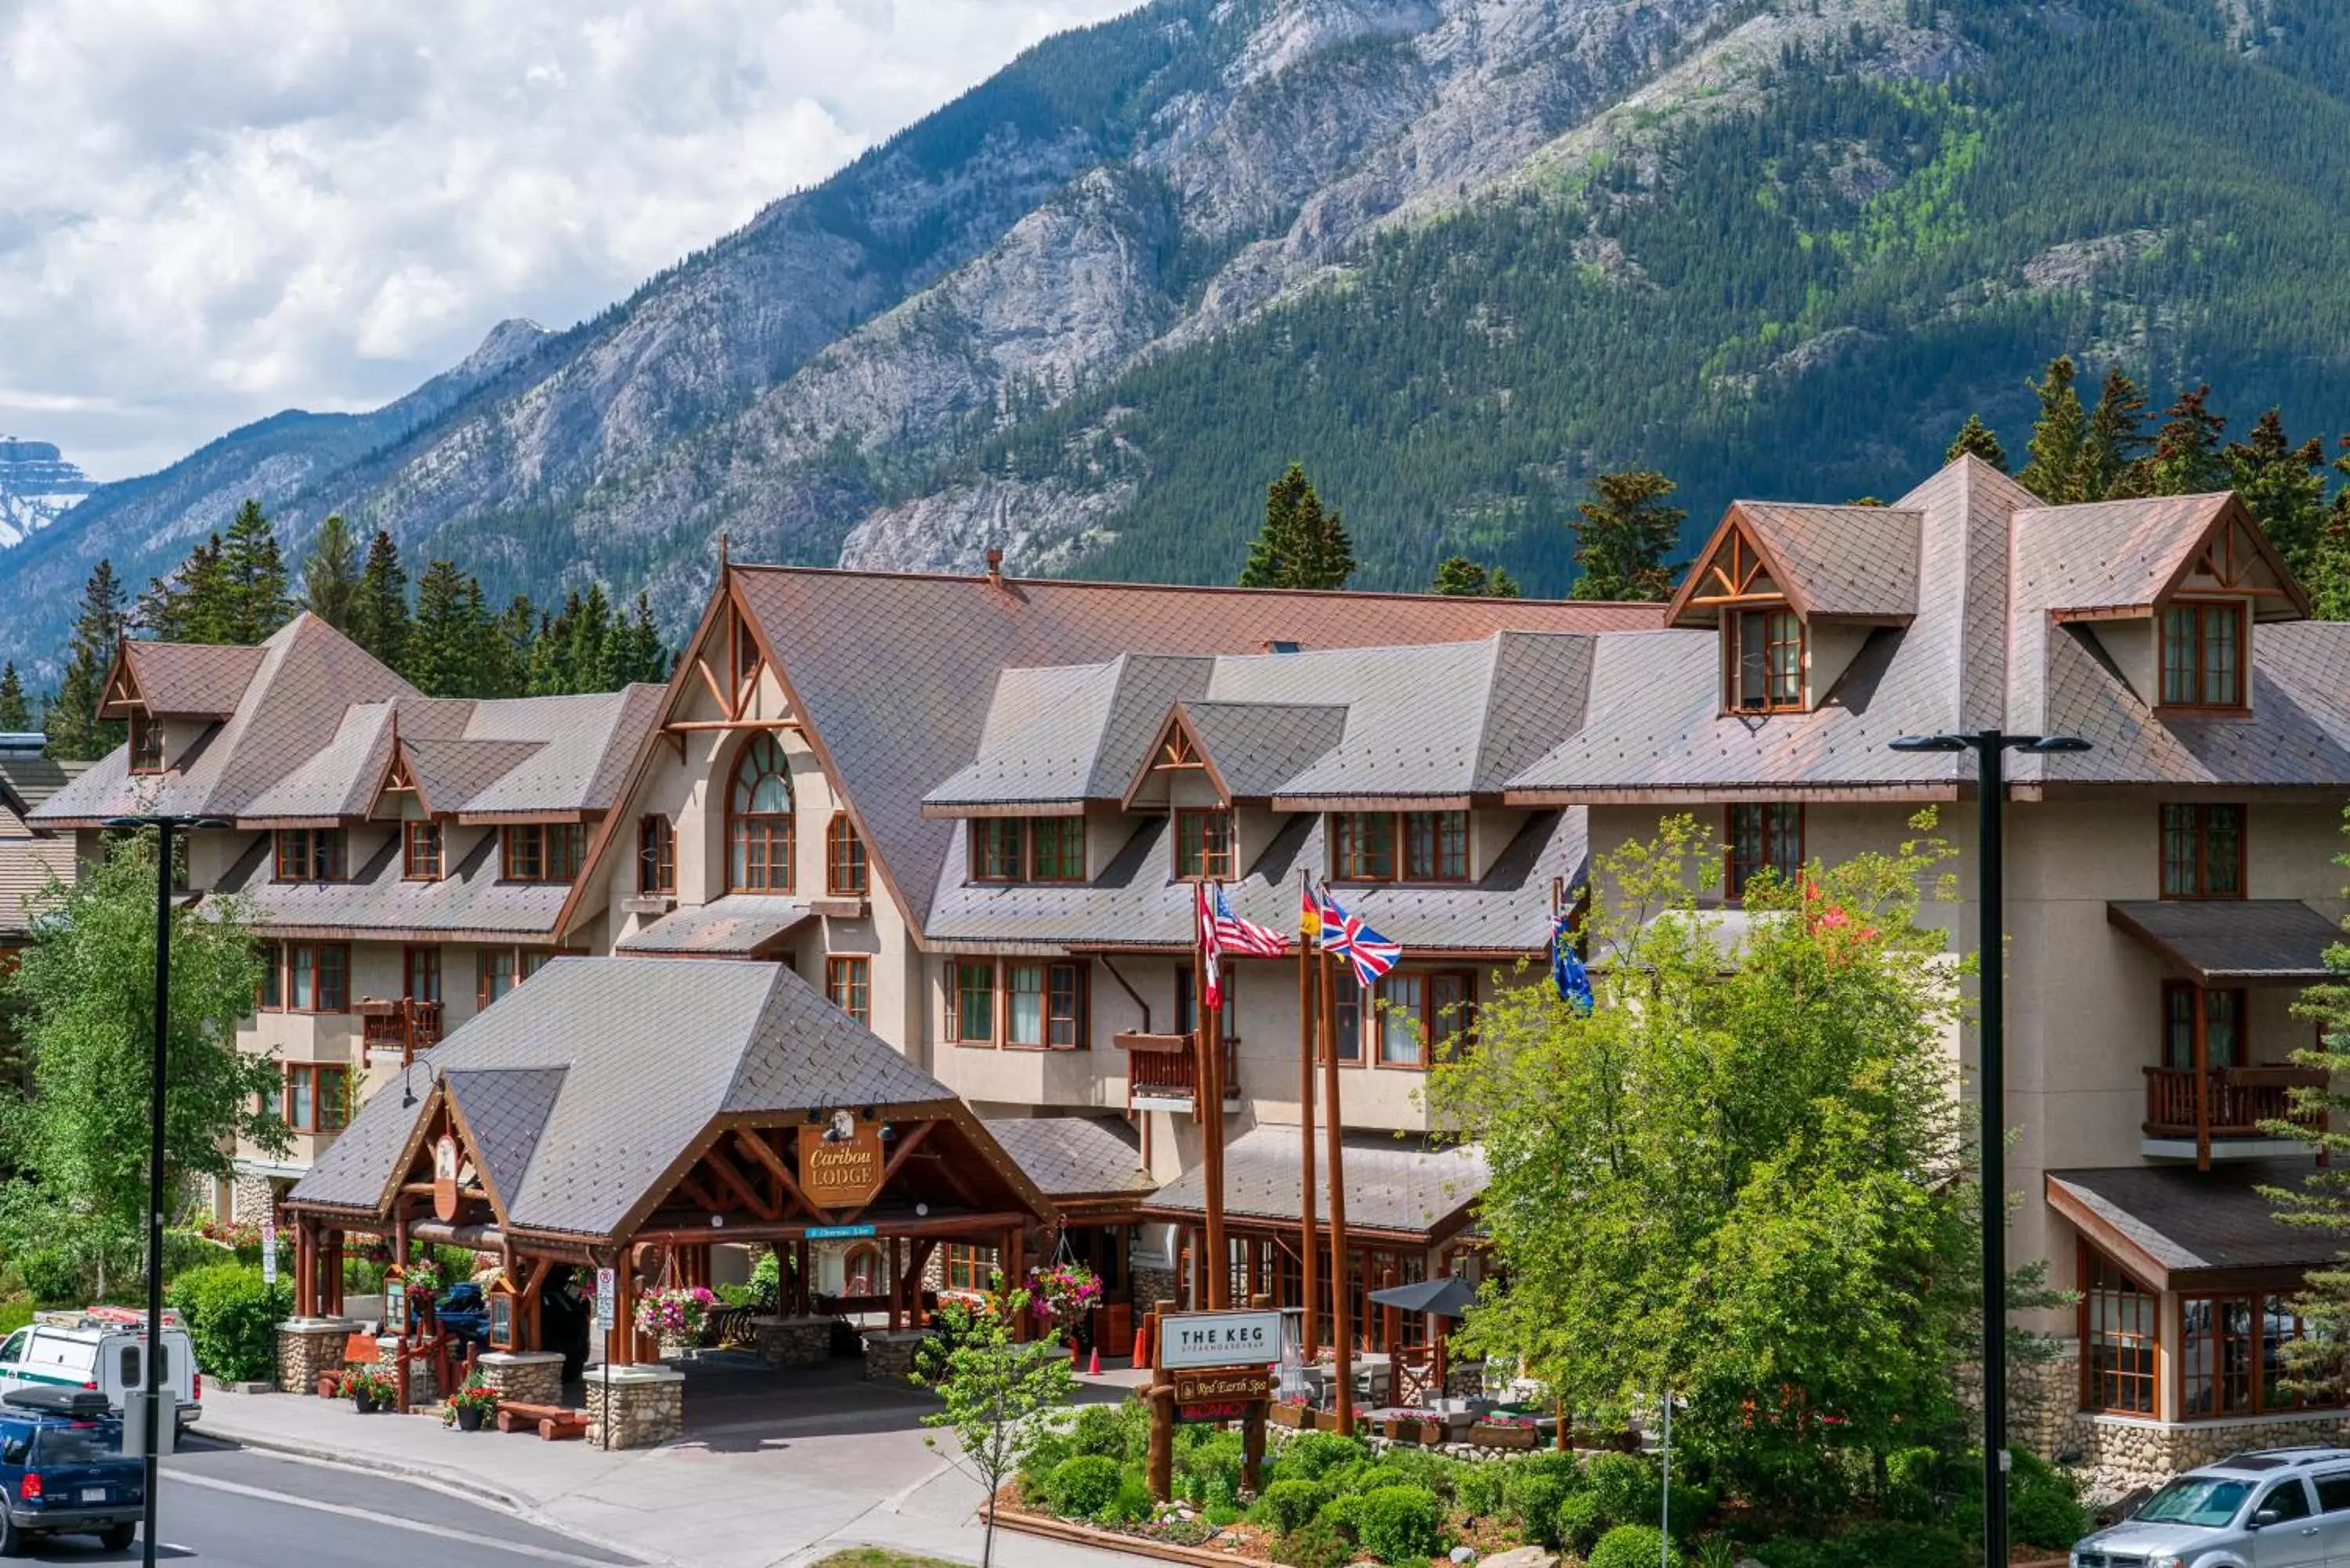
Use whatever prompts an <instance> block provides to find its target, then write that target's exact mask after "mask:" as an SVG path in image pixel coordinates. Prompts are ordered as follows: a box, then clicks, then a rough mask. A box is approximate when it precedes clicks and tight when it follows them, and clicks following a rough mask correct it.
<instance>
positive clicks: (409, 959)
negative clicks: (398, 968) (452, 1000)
mask: <svg viewBox="0 0 2350 1568" xmlns="http://www.w3.org/2000/svg"><path fill="white" fill-rule="evenodd" d="M402 967H403V969H404V971H405V972H404V973H403V974H402V976H401V982H402V991H401V994H402V995H404V996H406V997H407V998H408V1000H409V1001H411V1002H438V1001H440V1000H441V950H440V949H439V948H410V949H409V950H407V952H406V954H405V955H404V962H403V965H402Z"/></svg>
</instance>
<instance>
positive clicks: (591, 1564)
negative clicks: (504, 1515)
mask: <svg viewBox="0 0 2350 1568" xmlns="http://www.w3.org/2000/svg"><path fill="white" fill-rule="evenodd" d="M163 1479H164V1480H171V1481H178V1482H179V1483H181V1484H182V1485H183V1486H193V1487H203V1488H205V1489H206V1490H212V1491H224V1492H227V1493H229V1494H230V1495H231V1496H234V1497H250V1498H257V1499H259V1500H261V1501H264V1502H276V1503H283V1504H284V1505H286V1507H288V1508H307V1509H309V1510H310V1511H313V1512H315V1513H332V1514H338V1515H339V1516H341V1517H342V1518H345V1519H357V1520H364V1521H366V1522H368V1523H369V1524H380V1525H385V1526H388V1527H390V1528H391V1529H395V1530H410V1531H414V1532H416V1533H417V1534H419V1535H433V1536H438V1537H440V1538H441V1539H442V1540H443V1541H463V1542H466V1543H467V1544H469V1545H473V1546H486V1547H489V1548H491V1549H493V1550H494V1551H498V1552H512V1553H514V1554H515V1556H517V1557H535V1558H537V1559H538V1560H539V1561H541V1562H543V1563H576V1564H580V1565H582V1568H616V1565H615V1564H614V1563H611V1562H610V1561H608V1559H606V1558H602V1557H582V1556H580V1555H579V1554H578V1553H577V1552H558V1551H556V1550H555V1549H554V1548H553V1547H548V1546H533V1545H530V1544H528V1543H527V1542H520V1541H501V1540H499V1539H498V1538H497V1537H496V1536H494V1535H483V1534H480V1533H478V1532H474V1531H471V1530H457V1529H453V1528H452V1527H450V1526H448V1525H445V1524H428V1523H426V1522H425V1521H422V1520H420V1519H402V1518H400V1516H399V1515H398V1514H391V1513H378V1512H376V1511H374V1510H372V1509H366V1508H354V1507H352V1506H351V1505H350V1504H348V1503H341V1502H324V1501H320V1500H318V1499H317V1498H314V1497H296V1496H295V1495H294V1494H293V1493H291V1492H283V1491H271V1490H269V1489H268V1488H266V1487H258V1486H246V1485H244V1483H242V1482H240V1481H231V1480H219V1479H218V1478H216V1477H213V1476H193V1475H188V1474H185V1473H182V1472H174V1471H171V1470H166V1471H164V1472H163Z"/></svg>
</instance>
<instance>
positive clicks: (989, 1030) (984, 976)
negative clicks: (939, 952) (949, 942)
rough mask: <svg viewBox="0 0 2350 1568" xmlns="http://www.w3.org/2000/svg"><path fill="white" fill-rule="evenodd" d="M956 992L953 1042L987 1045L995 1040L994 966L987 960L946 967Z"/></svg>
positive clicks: (970, 961) (952, 964) (952, 987)
mask: <svg viewBox="0 0 2350 1568" xmlns="http://www.w3.org/2000/svg"><path fill="white" fill-rule="evenodd" d="M947 972H948V975H949V983H950V985H951V989H952V991H953V992H954V1013H953V1016H952V1018H951V1020H950V1022H951V1023H952V1025H953V1028H954V1033H952V1034H951V1035H950V1036H949V1038H950V1039H952V1040H957V1041H960V1042H962V1044H965V1045H985V1044H990V1043H992V1042H993V1040H994V1039H995V965H994V964H993V963H992V962H990V961H987V960H984V959H982V960H978V961H972V960H968V959H966V960H961V961H956V962H954V963H951V964H949V965H948V966H947Z"/></svg>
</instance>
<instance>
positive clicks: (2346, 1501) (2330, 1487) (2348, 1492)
mask: <svg viewBox="0 0 2350 1568" xmlns="http://www.w3.org/2000/svg"><path fill="white" fill-rule="evenodd" d="M0 1359H5V1357H0ZM2309 1484H2310V1485H2312V1486H2314V1487H2315V1488H2316V1489H2317V1507H2318V1511H2320V1512H2323V1513H2343V1512H2350V1470H2336V1471H2334V1473H2333V1474H2332V1475H2330V1476H2312V1477H2310V1478H2309Z"/></svg>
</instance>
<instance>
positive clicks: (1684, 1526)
mask: <svg viewBox="0 0 2350 1568" xmlns="http://www.w3.org/2000/svg"><path fill="white" fill-rule="evenodd" d="M1718 1501H1720V1500H1719V1499H1717V1498H1716V1497H1715V1496H1714V1494H1713V1489H1712V1488H1711V1487H1710V1486H1700V1485H1699V1484H1698V1483H1697V1482H1695V1481H1678V1480H1677V1481H1675V1482H1673V1490H1672V1496H1671V1501H1670V1507H1671V1509H1672V1517H1671V1519H1670V1520H1669V1521H1668V1522H1669V1524H1670V1526H1671V1528H1672V1532H1673V1539H1674V1540H1675V1541H1687V1540H1688V1539H1689V1538H1690V1536H1692V1535H1695V1534H1696V1533H1697V1532H1698V1530H1699V1528H1700V1526H1702V1525H1703V1524H1704V1523H1705V1521H1707V1520H1709V1519H1711V1518H1712V1517H1713V1510H1714V1506H1715V1504H1716V1503H1717V1502H1718ZM1626 1522H1627V1523H1629V1522H1631V1521H1628V1520H1627V1521H1626Z"/></svg>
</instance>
